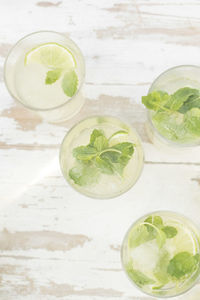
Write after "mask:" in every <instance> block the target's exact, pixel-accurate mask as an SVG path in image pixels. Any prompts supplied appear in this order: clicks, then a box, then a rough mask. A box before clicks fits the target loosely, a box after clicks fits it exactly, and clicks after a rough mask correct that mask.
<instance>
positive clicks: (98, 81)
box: [0, 0, 200, 300]
mask: <svg viewBox="0 0 200 300" xmlns="http://www.w3.org/2000/svg"><path fill="white" fill-rule="evenodd" d="M199 12H200V1H197V0H188V1H179V0H165V1H163V0H152V1H148V0H141V1H139V0H123V1H120V0H101V1H97V0H82V1H81V0H71V1H64V0H63V1H56V0H55V1H54V0H48V1H46V0H44V1H40V0H29V1H25V0H18V1H15V0H1V2H0V28H1V32H0V299H1V300H12V299H17V300H25V299H26V300H32V299H33V300H35V299H37V300H40V299H41V300H55V299H69V300H83V299H84V300H90V299H94V300H103V299H109V300H116V299H124V300H151V299H155V298H152V297H148V296H145V295H144V294H142V293H140V291H138V290H137V289H135V288H134V287H133V286H132V285H131V283H130V282H129V281H128V280H127V278H126V276H125V274H124V273H123V271H122V268H121V263H120V244H121V242H122V239H123V236H124V234H125V232H126V230H127V228H128V227H129V226H130V224H131V223H132V222H133V221H135V220H136V218H138V217H140V216H141V215H143V214H145V213H147V212H149V211H153V210H158V209H167V210H174V211H178V212H180V213H183V214H185V215H186V216H188V217H189V218H192V219H193V220H194V221H195V222H196V223H197V224H198V225H199V226H200V219H199V215H200V149H199V147H196V148H195V149H189V150H188V151H178V152H176V151H174V150H171V151H170V150H169V149H168V150H166V149H159V148H156V147H155V145H153V144H152V143H151V142H150V141H149V139H148V137H147V134H146V132H145V125H144V124H145V120H146V115H145V111H144V108H143V106H142V105H141V103H140V98H141V95H143V94H145V93H146V92H147V90H148V88H149V85H150V83H151V82H152V80H153V79H154V78H155V77H156V76H157V75H158V74H159V73H161V72H162V71H164V70H165V69H166V68H169V67H172V66H174V65H179V64H197V65H198V64H199V65H200V55H199V53H200V51H199V46H200V39H199V37H200V18H199ZM45 29H46V30H54V31H58V32H61V33H64V34H66V35H67V36H70V37H71V38H72V39H73V40H74V41H75V42H77V44H78V45H79V46H80V48H81V49H82V51H83V53H84V56H85V59H86V68H87V74H86V84H85V96H86V105H85V106H84V107H83V109H82V110H81V112H80V113H79V114H78V115H77V116H76V117H74V118H73V119H71V120H69V121H68V122H66V123H63V124H58V125H53V124H45V123H42V122H41V120H40V119H39V118H37V117H36V116H35V115H34V114H32V113H30V112H28V111H27V110H25V109H24V108H22V107H20V106H18V105H17V104H16V103H15V102H14V100H13V99H12V98H11V96H10V95H9V94H8V92H7V90H6V88H5V85H4V82H3V63H4V59H5V57H6V55H7V52H8V50H9V49H10V47H11V46H12V45H13V44H14V43H15V42H16V41H17V40H18V39H20V38H21V37H22V36H24V35H26V34H28V33H30V32H33V31H38V30H45ZM100 113H101V114H111V115H115V116H119V117H121V118H122V119H124V120H126V121H128V122H129V123H130V124H132V125H133V126H134V127H135V128H136V129H137V131H138V132H139V134H140V135H141V137H142V140H143V146H144V151H145V167H144V171H143V174H142V176H141V178H140V179H139V181H138V182H137V184H136V185H135V187H133V188H132V190H131V191H129V192H128V193H126V194H124V195H122V196H120V197H118V198H115V199H112V200H104V201H101V200H93V199H89V198H86V197H84V196H82V195H79V194H78V193H77V192H75V191H73V190H72V189H71V188H70V187H69V186H68V185H67V184H66V182H65V180H64V179H63V177H62V175H61V171H60V169H59V163H58V153H59V145H60V143H61V141H62V139H63V136H64V135H65V134H66V132H67V130H68V129H69V128H70V127H71V126H72V125H73V124H75V123H76V122H77V121H78V120H80V119H82V118H84V117H86V116H89V115H91V114H100ZM199 295H200V284H197V285H196V286H195V288H193V289H192V290H191V291H190V292H189V293H188V294H186V295H183V296H180V297H178V298H176V299H178V300H186V299H187V300H199V297H200V296H199Z"/></svg>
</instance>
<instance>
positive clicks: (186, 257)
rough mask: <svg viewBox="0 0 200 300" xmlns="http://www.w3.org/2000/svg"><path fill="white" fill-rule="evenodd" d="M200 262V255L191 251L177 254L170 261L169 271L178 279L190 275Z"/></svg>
mask: <svg viewBox="0 0 200 300" xmlns="http://www.w3.org/2000/svg"><path fill="white" fill-rule="evenodd" d="M198 264H199V255H194V256H193V255H192V254H191V253H189V252H180V253H178V254H176V255H175V256H174V257H173V258H172V259H171V260H170V262H169V265H168V268H167V272H168V273H169V274H170V275H171V276H172V277H175V278H177V279H180V278H181V277H183V276H185V275H189V274H191V273H192V272H194V271H195V269H196V268H197V266H198Z"/></svg>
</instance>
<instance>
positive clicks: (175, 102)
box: [166, 87, 199, 111]
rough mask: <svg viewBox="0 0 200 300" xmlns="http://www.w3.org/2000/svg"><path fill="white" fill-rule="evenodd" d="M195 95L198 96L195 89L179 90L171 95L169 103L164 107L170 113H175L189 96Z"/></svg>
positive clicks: (185, 88)
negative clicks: (170, 111)
mask: <svg viewBox="0 0 200 300" xmlns="http://www.w3.org/2000/svg"><path fill="white" fill-rule="evenodd" d="M196 94H199V91H198V90H196V89H191V88H189V87H184V88H181V89H179V90H177V91H176V92H175V93H174V94H173V95H171V97H170V98H169V101H168V102H167V103H166V107H168V108H169V109H170V110H172V111H177V110H179V109H180V108H181V106H182V105H183V103H184V102H185V101H187V100H188V99H189V97H190V96H193V95H196Z"/></svg>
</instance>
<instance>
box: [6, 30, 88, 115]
mask: <svg viewBox="0 0 200 300" xmlns="http://www.w3.org/2000/svg"><path fill="white" fill-rule="evenodd" d="M40 33H44V34H45V33H53V34H57V35H58V36H61V37H64V38H65V39H66V40H68V41H70V42H71V43H72V44H74V46H75V47H76V48H77V49H78V50H79V52H80V54H81V57H82V60H83V67H84V68H83V69H84V70H83V75H82V78H81V80H80V86H79V88H78V89H77V91H76V93H75V94H74V95H73V96H72V97H71V98H69V99H68V100H66V101H65V102H63V103H61V104H59V105H57V106H54V107H50V108H37V107H33V106H30V105H27V104H24V103H23V102H22V101H20V100H19V99H18V98H17V97H16V96H15V95H14V94H13V93H12V91H11V89H10V87H9V85H8V82H7V79H6V68H7V61H8V59H9V57H10V54H11V53H12V52H13V50H15V47H16V46H17V45H19V44H20V43H21V42H22V41H23V40H25V39H26V38H29V37H30V36H32V35H37V34H40ZM84 79H85V60H84V56H83V53H82V51H81V49H80V48H79V47H78V45H77V44H76V43H75V42H74V41H73V40H72V39H70V38H68V37H66V36H65V35H64V34H63V33H60V32H57V31H52V30H40V31H34V32H31V33H29V34H27V35H25V36H24V37H22V38H21V39H19V40H18V41H17V42H16V43H15V44H14V45H13V46H12V47H11V48H10V50H9V51H8V53H7V56H6V58H5V61H4V67H3V80H4V83H5V85H6V88H7V90H8V92H9V94H10V95H11V96H12V98H14V99H15V100H16V101H17V102H18V103H20V104H21V105H22V106H24V107H26V108H28V109H30V110H32V111H38V112H40V111H41V112H42V111H52V110H55V109H59V108H61V107H62V106H64V105H65V104H66V103H68V102H71V101H72V100H73V98H74V97H76V95H78V94H79V92H80V90H81V88H82V86H83V83H84Z"/></svg>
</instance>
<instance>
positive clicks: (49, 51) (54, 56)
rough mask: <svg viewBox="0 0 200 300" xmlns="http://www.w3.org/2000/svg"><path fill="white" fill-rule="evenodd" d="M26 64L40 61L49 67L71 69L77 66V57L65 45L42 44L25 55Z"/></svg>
mask: <svg viewBox="0 0 200 300" xmlns="http://www.w3.org/2000/svg"><path fill="white" fill-rule="evenodd" d="M24 63H25V65H28V64H31V63H39V64H42V65H45V66H46V67H47V68H50V69H51V68H57V69H65V70H67V69H68V70H70V69H74V68H75V66H76V61H75V58H74V57H73V55H72V53H71V52H70V51H69V50H68V49H67V48H65V47H63V46H61V45H59V44H57V43H47V44H42V45H40V46H38V47H35V48H33V49H31V50H30V51H29V52H27V53H26V55H25V60H24Z"/></svg>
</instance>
